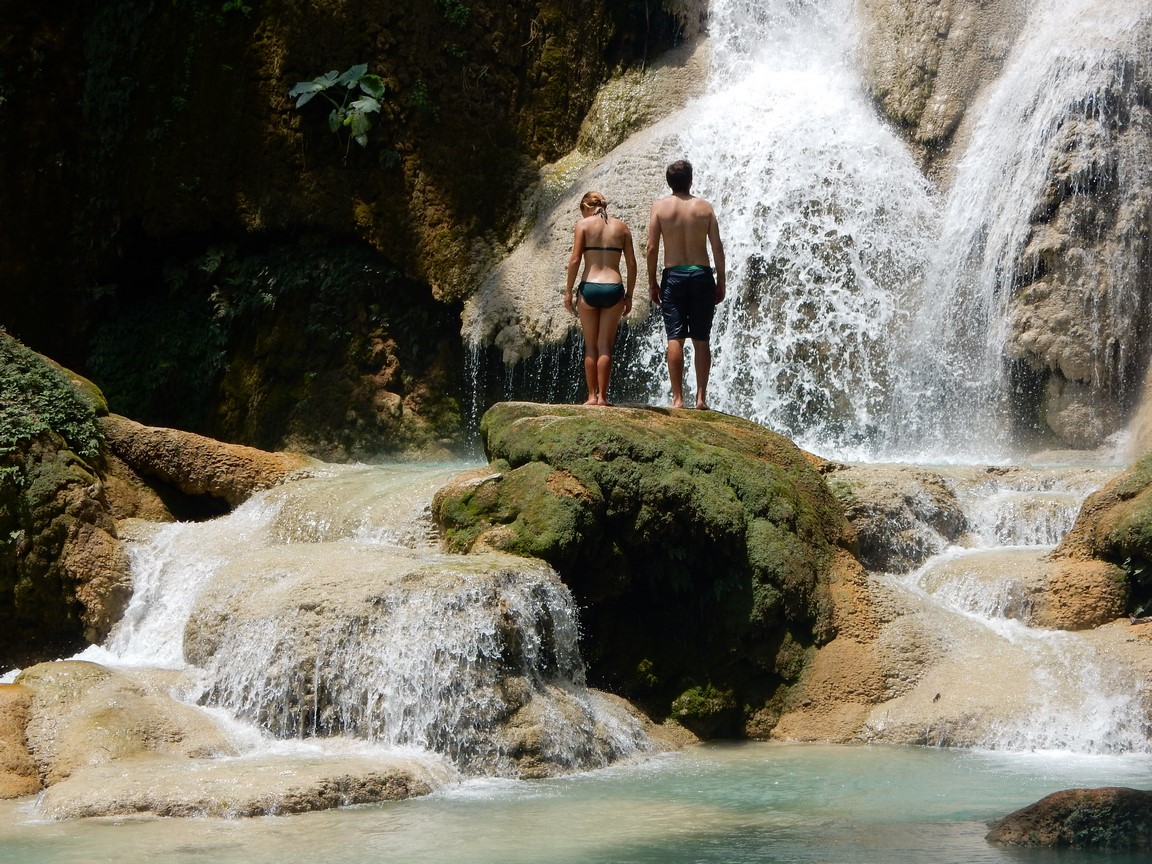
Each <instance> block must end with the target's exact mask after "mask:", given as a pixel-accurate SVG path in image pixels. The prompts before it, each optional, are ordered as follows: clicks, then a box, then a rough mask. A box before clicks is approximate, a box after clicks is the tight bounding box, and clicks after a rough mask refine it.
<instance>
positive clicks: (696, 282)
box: [660, 265, 716, 342]
mask: <svg viewBox="0 0 1152 864" xmlns="http://www.w3.org/2000/svg"><path fill="white" fill-rule="evenodd" d="M660 311H661V313H662V314H663V315H664V330H665V331H666V332H667V333H668V338H669V339H699V340H700V341H701V342H707V341H708V339H709V338H710V337H711V335H712V316H713V315H714V314H715V312H716V277H715V276H713V275H712V270H711V269H710V268H708V267H699V266H691V265H690V266H686V267H665V268H664V275H663V276H662V277H661V280H660Z"/></svg>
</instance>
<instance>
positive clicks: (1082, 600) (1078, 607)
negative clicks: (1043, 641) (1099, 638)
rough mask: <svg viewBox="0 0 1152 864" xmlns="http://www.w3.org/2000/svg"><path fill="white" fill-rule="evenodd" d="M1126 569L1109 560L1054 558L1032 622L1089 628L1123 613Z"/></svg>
mask: <svg viewBox="0 0 1152 864" xmlns="http://www.w3.org/2000/svg"><path fill="white" fill-rule="evenodd" d="M1127 601H1128V586H1127V581H1126V579H1125V577H1124V571H1123V570H1122V569H1121V568H1119V567H1117V566H1116V565H1115V564H1109V563H1108V562H1106V561H1077V560H1073V559H1068V558H1059V559H1055V560H1054V561H1053V562H1052V569H1051V572H1050V575H1049V580H1048V586H1047V590H1046V591H1045V592H1044V594H1043V595H1042V598H1041V603H1040V604H1039V605H1038V606H1037V608H1036V609H1035V610H1034V612H1033V623H1034V624H1035V625H1036V626H1038V627H1049V628H1051V629H1054V630H1086V629H1089V628H1091V627H1099V626H1100V625H1101V624H1107V623H1108V622H1109V621H1115V620H1116V619H1117V618H1120V617H1122V616H1123V615H1124V606H1125V604H1126V603H1127Z"/></svg>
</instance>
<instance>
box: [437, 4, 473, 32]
mask: <svg viewBox="0 0 1152 864" xmlns="http://www.w3.org/2000/svg"><path fill="white" fill-rule="evenodd" d="M436 5H437V6H439V7H440V11H441V12H443V13H444V18H445V20H446V21H448V23H449V24H452V25H454V26H456V27H463V26H465V25H466V24H467V23H468V18H469V17H470V16H471V15H472V10H471V9H469V8H468V6H467V4H465V3H461V2H460V0H436Z"/></svg>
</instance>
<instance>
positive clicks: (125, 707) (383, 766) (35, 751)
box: [0, 661, 451, 819]
mask: <svg viewBox="0 0 1152 864" xmlns="http://www.w3.org/2000/svg"><path fill="white" fill-rule="evenodd" d="M179 678H180V676H179V675H177V674H176V673H172V672H168V673H165V672H158V671H152V672H149V671H146V670H140V671H139V672H137V673H135V674H128V673H125V672H117V671H113V670H111V669H108V668H105V667H103V666H100V665H98V664H95V663H88V662H77V661H62V662H58V663H45V664H41V665H38V666H34V667H32V668H30V669H26V670H25V671H24V672H22V673H21V674H20V676H19V681H20V684H19V685H4V687H3V688H2V689H0V796H2V797H19V796H23V795H30V794H32V793H35V792H38V791H40V789H41V778H43V784H44V787H45V788H44V791H43V792H42V793H41V794H40V796H39V797H38V799H37V802H36V812H37V813H38V814H39V815H41V816H44V817H47V818H52V819H74V818H82V817H91V816H116V815H122V816H123V815H140V814H143V813H149V814H152V815H155V816H221V817H237V816H258V815H267V814H285V813H301V812H305V811H310V810H320V809H326V808H331V807H338V806H344V805H350V804H366V803H372V802H376V801H385V800H395V799H399V798H408V797H411V796H414V795H423V794H427V793H428V792H430V791H431V790H432V789H433V788H435V787H437V786H439V785H442V784H443V783H444V782H445V781H446V780H447V778H449V777H450V776H451V771H450V769H449V768H448V767H447V766H443V765H437V764H436V763H435V762H434V761H430V760H425V761H423V762H421V761H419V760H416V759H409V758H404V757H399V756H395V755H380V754H378V755H365V756H356V755H345V756H331V755H327V756H324V757H322V758H321V757H318V756H316V755H315V754H312V755H301V756H296V757H291V756H273V755H264V756H259V757H255V756H247V757H245V758H229V757H236V756H238V753H237V750H236V748H235V746H234V745H233V743H232V741H231V740H230V739H229V737H228V736H227V735H226V734H225V732H224V731H223V730H222V728H221V727H219V726H218V725H217V724H216V723H215V722H214V720H212V719H211V717H210V716H209V715H208V714H207V713H205V712H203V711H201V710H199V709H197V708H195V707H193V706H191V705H188V704H186V703H184V702H181V701H178V700H176V699H174V698H172V696H171V695H169V693H170V692H171V691H172V690H173V689H180V688H186V687H187V685H188V682H186V681H181V680H179ZM9 725H11V726H12V727H13V728H12V729H11V730H10V729H9ZM16 727H19V728H16ZM17 733H18V735H17ZM25 736H26V745H25ZM17 737H18V739H19V746H16V744H15V739H16V738H17ZM10 744H11V745H12V746H9V745H10Z"/></svg>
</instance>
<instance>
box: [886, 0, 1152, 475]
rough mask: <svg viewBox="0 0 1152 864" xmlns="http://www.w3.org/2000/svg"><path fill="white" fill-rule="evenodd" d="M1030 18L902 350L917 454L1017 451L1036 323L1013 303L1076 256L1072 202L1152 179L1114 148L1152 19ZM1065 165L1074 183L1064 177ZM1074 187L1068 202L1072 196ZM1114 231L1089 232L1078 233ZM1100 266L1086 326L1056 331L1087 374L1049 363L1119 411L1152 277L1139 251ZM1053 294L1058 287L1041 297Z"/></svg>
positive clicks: (989, 108)
mask: <svg viewBox="0 0 1152 864" xmlns="http://www.w3.org/2000/svg"><path fill="white" fill-rule="evenodd" d="M1031 6H1032V9H1031V14H1030V15H1029V17H1028V20H1027V22H1026V24H1025V26H1024V27H1023V30H1022V35H1021V38H1020V39H1019V41H1018V43H1017V45H1016V46H1015V49H1014V51H1013V52H1012V54H1011V55H1010V57H1009V60H1008V63H1007V65H1006V67H1005V69H1004V71H1003V73H1002V74H1001V76H1000V77H999V79H998V80H997V82H996V84H995V86H994V87H993V89H992V91H991V92H990V93H989V94H988V96H987V97H986V99H985V100H984V102H983V103H982V104H981V105H980V106H978V109H977V110H978V112H979V113H978V120H977V122H976V123H975V126H974V129H973V132H972V136H971V141H970V143H969V145H968V147H967V148H966V150H965V151H964V153H963V156H962V158H961V159H960V161H959V165H958V168H957V170H956V174H955V179H954V181H953V182H952V185H951V191H950V194H949V195H948V198H947V201H946V202H945V205H944V208H943V217H942V225H941V230H940V236H939V239H938V240H937V241H936V243H935V244H934V247H933V249H932V251H931V253H930V257H929V261H928V267H927V277H926V279H925V280H924V287H923V289H922V291H921V292H920V293H919V294H918V295H917V297H916V299H915V301H914V303H913V305H912V306H911V309H912V316H911V318H912V320H911V327H910V330H909V334H908V337H907V338H906V340H905V345H904V346H902V347H901V348H900V351H901V354H902V357H903V360H902V364H901V365H902V368H903V370H904V373H903V376H902V377H901V379H900V382H899V384H900V386H899V388H898V389H899V392H900V394H901V396H902V398H901V400H900V401H901V404H900V405H899V406H898V410H897V411H896V413H895V415H894V417H893V421H894V422H893V426H892V428H893V429H894V430H895V432H896V435H895V437H896V438H897V439H898V445H897V446H898V447H900V448H902V449H904V450H905V452H907V451H912V452H913V453H917V454H924V453H932V452H933V451H936V452H941V451H943V452H958V451H964V452H968V453H969V454H971V455H973V456H975V457H976V458H977V459H980V458H983V459H985V460H991V459H996V458H1003V457H1004V455H1005V453H1006V452H1008V451H1010V449H1011V444H1012V440H1011V432H1012V428H1011V418H1012V414H1013V409H1014V407H1015V408H1018V407H1019V406H1014V405H1013V402H1014V400H1017V399H1018V394H1017V393H1015V392H1014V386H1013V384H1014V382H1013V380H1012V379H1011V378H1010V377H1009V374H1008V370H1009V364H1010V361H1011V360H1013V359H1014V358H1019V357H1020V355H1021V350H1022V349H1021V348H1020V347H1019V346H1018V345H1012V344H1010V339H1011V338H1012V337H1013V329H1014V328H1015V329H1016V330H1020V329H1021V328H1022V327H1023V326H1026V325H1024V324H1022V323H1021V321H1020V320H1016V321H1014V320H1013V319H1014V317H1015V318H1016V319H1020V318H1022V317H1023V316H1024V315H1025V314H1026V313H1023V312H1021V311H1018V310H1015V309H1014V308H1013V301H1014V300H1015V299H1016V298H1017V297H1018V296H1019V294H1020V292H1021V291H1022V289H1023V288H1024V287H1025V286H1027V285H1029V284H1030V283H1033V282H1036V281H1037V280H1039V279H1042V278H1043V277H1044V276H1045V275H1046V268H1047V267H1048V266H1050V264H1051V262H1050V261H1048V260H1045V259H1046V258H1047V257H1050V256H1053V255H1068V254H1074V250H1073V251H1072V252H1069V251H1068V250H1065V249H1063V248H1060V247H1057V248H1055V249H1052V248H1045V242H1044V241H1045V239H1046V238H1044V237H1043V231H1044V230H1045V227H1046V226H1045V224H1044V223H1045V222H1046V221H1047V220H1049V219H1050V218H1051V215H1052V212H1051V211H1052V209H1053V208H1054V207H1055V206H1057V205H1058V204H1059V203H1060V201H1061V199H1062V197H1068V198H1076V197H1077V196H1083V195H1085V194H1086V193H1088V192H1089V191H1090V190H1091V188H1092V187H1094V186H1097V185H1105V184H1110V183H1111V184H1115V185H1117V186H1118V187H1119V188H1120V189H1123V190H1126V191H1131V192H1132V193H1133V194H1134V193H1135V192H1136V190H1137V189H1138V188H1140V186H1141V184H1144V185H1146V183H1147V180H1146V178H1145V179H1141V177H1140V176H1138V175H1141V174H1144V175H1146V174H1147V170H1148V169H1147V165H1146V155H1147V154H1144V156H1140V155H1139V154H1133V155H1132V156H1130V157H1129V158H1123V156H1122V154H1123V151H1122V150H1120V151H1117V148H1116V147H1115V144H1114V142H1112V141H1109V140H1108V139H1109V137H1110V136H1114V135H1115V134H1116V129H1118V128H1123V127H1124V125H1125V122H1126V121H1125V120H1124V116H1123V115H1124V114H1125V113H1126V112H1127V111H1128V108H1129V106H1128V105H1127V104H1126V99H1125V93H1124V91H1125V89H1129V88H1131V85H1132V80H1133V78H1134V73H1133V64H1134V63H1137V62H1138V58H1139V57H1140V55H1141V53H1143V54H1144V55H1145V56H1147V46H1146V45H1142V43H1141V40H1146V39H1147V36H1146V34H1145V35H1142V26H1141V22H1144V26H1146V25H1147V22H1148V19H1149V16H1150V15H1152V13H1150V12H1149V9H1148V8H1147V5H1146V4H1142V3H1130V2H1127V0H1118V2H1117V0H1035V2H1033V3H1032V4H1031ZM1117 152H1119V153H1120V154H1121V155H1117ZM1061 165H1063V166H1065V167H1066V169H1067V174H1066V175H1065V176H1063V177H1061V176H1059V170H1058V169H1059V168H1060V166H1061ZM1068 166H1071V167H1070V168H1069V167H1068ZM1061 183H1065V184H1067V187H1068V188H1066V189H1060V188H1058V187H1059V184H1061ZM1054 187H1055V188H1054ZM1100 231H1102V229H1101V228H1100V227H1099V226H1098V225H1094V224H1092V223H1091V222H1090V221H1089V222H1088V224H1084V225H1080V226H1073V227H1072V229H1071V231H1070V233H1071V234H1072V235H1073V236H1075V235H1076V234H1080V235H1081V236H1083V235H1092V233H1093V232H1100ZM1038 235H1040V236H1038ZM1092 239H1093V240H1099V237H1095V238H1092ZM1049 242H1060V241H1056V240H1053V241H1049ZM1100 254H1103V255H1104V258H1105V260H1103V261H1102V262H1101V264H1100V269H1099V271H1097V273H1096V279H1097V280H1098V281H1099V282H1100V283H1101V285H1102V291H1101V292H1100V293H1099V294H1097V293H1095V291H1094V290H1093V287H1092V286H1091V285H1090V284H1086V285H1084V286H1083V288H1082V289H1081V290H1082V296H1081V297H1080V298H1079V303H1078V304H1077V305H1076V307H1073V308H1072V309H1071V310H1070V312H1071V313H1072V315H1074V316H1076V317H1079V316H1083V317H1084V318H1085V319H1086V320H1085V322H1084V323H1083V324H1081V323H1080V322H1079V321H1077V320H1068V317H1067V315H1066V316H1065V318H1064V320H1056V321H1051V322H1048V323H1049V324H1050V325H1054V326H1057V327H1060V328H1061V329H1065V330H1069V329H1070V330H1071V331H1072V334H1073V336H1074V337H1075V338H1077V339H1079V340H1080V342H1081V344H1080V345H1079V346H1078V348H1077V352H1078V353H1079V354H1081V355H1085V354H1086V355H1089V357H1088V359H1079V358H1078V359H1077V360H1076V361H1075V362H1073V361H1072V360H1070V359H1069V358H1068V356H1067V354H1066V355H1065V356H1063V357H1061V356H1059V355H1056V358H1055V359H1051V358H1050V359H1049V361H1048V362H1049V363H1055V364H1057V365H1059V366H1060V367H1061V368H1059V369H1058V371H1060V372H1061V373H1062V374H1063V376H1064V377H1066V378H1068V379H1081V380H1083V381H1086V382H1087V383H1090V384H1091V385H1093V387H1095V388H1097V389H1103V390H1105V391H1106V392H1108V394H1109V397H1110V399H1111V400H1112V401H1114V400H1116V399H1118V398H1120V396H1121V394H1122V390H1123V388H1124V386H1125V385H1127V386H1128V387H1131V386H1132V385H1133V384H1135V383H1138V382H1133V381H1127V382H1125V381H1123V380H1119V379H1121V378H1122V377H1123V375H1124V373H1125V371H1126V370H1129V369H1130V367H1131V364H1132V362H1134V359H1135V358H1129V357H1128V356H1127V355H1129V354H1137V353H1138V352H1137V351H1136V349H1135V347H1134V346H1133V345H1132V341H1133V340H1134V339H1135V338H1136V336H1137V333H1138V332H1139V327H1140V323H1141V317H1140V316H1141V315H1142V312H1141V310H1140V305H1141V297H1140V295H1139V292H1138V290H1137V288H1138V286H1139V284H1140V281H1139V279H1138V278H1137V274H1136V273H1135V272H1134V271H1135V269H1136V268H1137V267H1138V266H1139V262H1138V261H1137V260H1135V258H1134V255H1133V249H1132V248H1131V246H1130V244H1125V243H1120V244H1114V245H1112V246H1111V247H1104V249H1103V251H1102V253H1100ZM1084 281H1085V282H1088V281H1089V280H1084ZM1052 290H1053V289H1052V286H1051V285H1046V286H1042V287H1041V289H1040V291H1039V292H1037V293H1039V294H1041V295H1042V294H1043V293H1044V292H1045V291H1052ZM1041 299H1042V298H1041ZM1033 326H1035V325H1033ZM1040 326H1043V323H1041V325H1040ZM1017 335H1018V334H1017ZM1063 335H1064V334H1062V333H1056V334H1052V335H1050V336H1047V337H1045V336H1043V335H1038V334H1035V333H1034V334H1031V335H1028V334H1026V335H1025V339H1031V340H1036V339H1037V338H1039V339H1043V338H1048V339H1054V338H1060V337H1062V336H1063ZM1109 346H1110V347H1109ZM1108 351H1111V352H1112V356H1108V353H1107V352H1108ZM1069 353H1073V352H1069ZM974 448H976V450H977V451H979V450H982V451H983V452H982V453H980V452H973V449H974Z"/></svg>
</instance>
